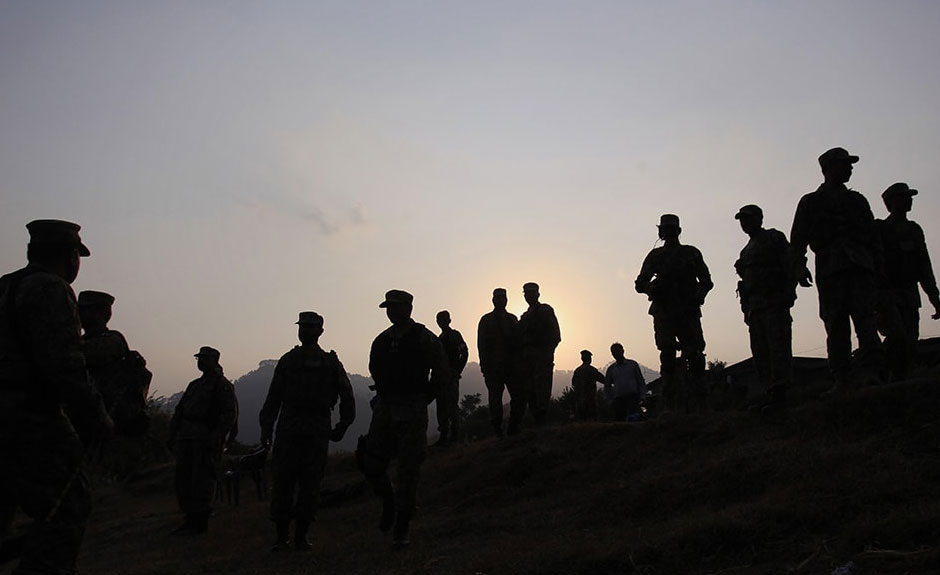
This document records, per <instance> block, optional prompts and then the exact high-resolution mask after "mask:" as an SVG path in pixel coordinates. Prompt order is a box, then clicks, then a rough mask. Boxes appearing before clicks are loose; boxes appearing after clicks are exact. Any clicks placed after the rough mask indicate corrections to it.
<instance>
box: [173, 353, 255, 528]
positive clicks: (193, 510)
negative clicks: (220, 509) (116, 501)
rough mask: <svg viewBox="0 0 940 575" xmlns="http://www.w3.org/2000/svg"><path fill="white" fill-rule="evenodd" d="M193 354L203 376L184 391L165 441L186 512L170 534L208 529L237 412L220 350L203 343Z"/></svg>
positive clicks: (232, 389) (177, 497)
mask: <svg viewBox="0 0 940 575" xmlns="http://www.w3.org/2000/svg"><path fill="white" fill-rule="evenodd" d="M194 357H195V358H196V360H197V361H196V365H197V367H198V368H199V371H201V372H202V376H201V377H199V378H198V379H195V380H193V381H192V382H190V383H189V385H188V386H187V387H186V391H185V392H183V397H182V398H180V401H179V403H178V404H177V405H176V411H174V413H173V419H172V420H170V437H169V440H168V441H167V443H168V445H169V446H170V447H173V448H174V450H175V453H176V499H177V501H178V502H179V506H180V510H182V512H183V513H184V514H185V516H186V518H185V521H184V522H183V524H182V525H180V526H179V527H177V528H176V529H174V530H173V531H172V534H174V535H198V534H202V533H205V532H206V531H207V530H208V528H209V514H210V513H211V511H212V508H211V502H212V493H213V490H214V488H215V481H216V474H217V472H218V467H219V460H220V459H221V457H222V451H223V449H224V447H225V444H226V440H227V438H229V434H230V431H231V429H232V428H233V427H234V425H235V421H236V417H237V414H238V412H237V407H236V403H235V388H234V387H233V386H232V382H230V381H229V380H228V379H226V377H225V375H223V373H222V366H221V365H219V352H218V350H216V349H213V348H211V347H201V348H199V353H197V354H195V356H194Z"/></svg>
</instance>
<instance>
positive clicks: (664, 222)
mask: <svg viewBox="0 0 940 575" xmlns="http://www.w3.org/2000/svg"><path fill="white" fill-rule="evenodd" d="M663 226H666V227H669V226H675V227H677V228H678V227H679V216H677V215H675V214H663V215H661V216H659V227H663Z"/></svg>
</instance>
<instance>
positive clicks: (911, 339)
mask: <svg viewBox="0 0 940 575" xmlns="http://www.w3.org/2000/svg"><path fill="white" fill-rule="evenodd" d="M901 321H902V323H903V324H904V333H905V335H906V336H907V365H908V369H909V370H910V368H913V367H914V366H915V365H916V364H917V363H918V361H919V358H918V352H917V347H918V345H919V341H920V309H919V308H916V307H914V306H912V305H909V306H904V307H903V308H901Z"/></svg>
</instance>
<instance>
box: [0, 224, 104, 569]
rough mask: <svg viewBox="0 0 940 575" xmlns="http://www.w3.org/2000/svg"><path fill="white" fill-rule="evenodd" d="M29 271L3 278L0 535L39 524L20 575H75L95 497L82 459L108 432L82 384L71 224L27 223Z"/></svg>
mask: <svg viewBox="0 0 940 575" xmlns="http://www.w3.org/2000/svg"><path fill="white" fill-rule="evenodd" d="M26 229H27V230H29V236H30V241H29V246H28V248H27V255H26V257H27V260H28V264H27V265H26V267H24V268H22V269H20V270H18V271H15V272H13V273H9V274H7V275H5V276H3V277H2V278H0V534H6V532H7V530H8V528H9V526H10V523H11V521H12V519H13V515H14V514H15V512H16V510H17V508H20V509H21V510H22V511H23V513H25V514H26V515H27V516H28V517H30V518H31V519H33V520H35V521H36V527H35V529H34V530H33V532H32V534H31V535H30V536H28V537H26V538H25V539H24V542H23V547H22V551H21V553H20V554H21V558H20V563H19V566H18V567H17V568H16V569H15V572H17V573H73V572H74V570H75V562H76V558H77V557H78V552H79V548H80V546H81V543H82V537H83V536H84V532H85V525H86V523H87V521H88V516H89V514H90V513H91V506H92V496H91V491H90V488H89V484H88V479H87V477H86V475H85V469H84V464H83V460H84V458H85V455H86V453H87V450H88V449H89V446H90V445H91V444H93V443H95V442H96V441H97V440H99V439H102V438H104V437H106V436H107V435H110V433H111V431H112V430H113V428H114V424H113V423H112V421H111V418H110V417H109V416H108V412H107V410H106V409H105V406H104V402H102V400H101V396H100V394H99V393H98V391H97V390H96V389H95V387H94V385H92V383H91V382H90V381H89V379H88V372H87V371H86V367H85V359H84V356H83V355H82V349H81V339H80V331H81V328H80V325H79V318H78V308H77V305H76V300H75V293H74V292H73V291H72V288H71V286H70V285H69V284H71V283H72V282H73V281H75V278H76V277H77V276H78V271H79V268H80V265H81V258H82V257H87V256H89V255H90V252H89V250H88V248H87V247H85V245H84V244H83V243H82V240H81V238H80V237H79V235H78V232H79V230H80V229H81V228H80V227H79V226H78V225H77V224H73V223H71V222H65V221H60V220H35V221H32V222H30V223H29V224H27V226H26Z"/></svg>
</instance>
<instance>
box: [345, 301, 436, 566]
mask: <svg viewBox="0 0 940 575" xmlns="http://www.w3.org/2000/svg"><path fill="white" fill-rule="evenodd" d="M413 301H414V298H413V297H412V295H411V294H410V293H408V292H406V291H402V290H390V291H388V292H386V294H385V300H384V301H383V302H382V303H381V304H380V305H379V307H380V308H384V309H385V313H386V315H387V316H388V319H389V321H390V322H391V323H392V325H391V327H389V328H388V329H386V330H385V331H383V332H382V333H380V334H379V335H378V337H376V338H375V341H373V342H372V349H371V350H370V352H369V373H370V374H371V375H372V380H373V381H374V382H375V391H376V394H377V396H376V400H375V404H374V407H373V410H372V422H371V423H370V425H369V433H368V435H367V436H366V437H365V438H363V439H362V440H361V441H360V448H359V450H358V453H357V459H359V463H360V466H361V468H362V471H363V473H364V474H365V476H366V478H367V479H368V480H369V482H370V483H371V484H372V487H373V489H374V490H375V492H376V494H377V495H378V496H379V497H380V498H381V499H382V518H381V520H380V521H379V528H380V529H381V530H382V531H388V530H390V529H393V527H394V529H393V534H392V535H393V544H394V546H395V547H396V548H401V547H404V546H406V545H408V531H409V525H410V523H411V518H412V515H413V514H414V509H415V501H416V498H417V491H418V476H419V472H420V469H421V462H422V461H424V458H425V454H426V451H427V433H428V408H427V406H428V404H429V403H430V402H431V401H433V400H434V398H435V397H437V395H438V390H439V388H440V386H441V385H442V384H443V382H445V381H446V380H447V378H449V377H450V374H449V371H450V370H449V368H448V366H447V358H446V357H445V355H444V349H443V348H442V347H441V342H440V340H439V339H438V338H437V336H435V335H434V334H433V333H432V332H431V331H430V330H429V329H427V328H426V327H424V326H423V325H421V324H420V323H417V322H416V321H414V320H413V319H412V318H411V313H412V310H413ZM396 457H397V458H398V485H397V488H394V489H393V487H392V482H391V479H390V478H389V476H388V465H389V463H390V462H391V460H392V459H394V458H396Z"/></svg>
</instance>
